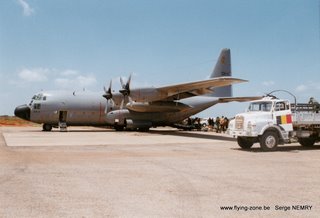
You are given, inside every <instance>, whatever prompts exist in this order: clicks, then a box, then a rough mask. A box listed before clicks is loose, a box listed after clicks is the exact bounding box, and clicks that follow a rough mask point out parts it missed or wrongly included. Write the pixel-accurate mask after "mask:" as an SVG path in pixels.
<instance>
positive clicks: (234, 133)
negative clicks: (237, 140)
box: [227, 129, 258, 137]
mask: <svg viewBox="0 0 320 218" xmlns="http://www.w3.org/2000/svg"><path fill="white" fill-rule="evenodd" d="M227 134H228V135H231V136H233V137H238V136H243V137H257V136H258V133H257V132H253V131H245V130H234V129H228V130H227Z"/></svg>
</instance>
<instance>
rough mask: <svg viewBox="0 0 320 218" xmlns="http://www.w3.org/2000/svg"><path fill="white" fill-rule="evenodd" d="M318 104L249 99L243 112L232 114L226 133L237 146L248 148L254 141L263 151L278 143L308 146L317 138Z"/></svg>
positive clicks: (319, 131) (319, 126)
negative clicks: (233, 116) (235, 140)
mask: <svg viewBox="0 0 320 218" xmlns="http://www.w3.org/2000/svg"><path fill="white" fill-rule="evenodd" d="M319 111H320V106H319V104H318V103H312V104H290V102H289V101H288V100H283V99H277V98H275V97H264V98H263V99H261V100H257V101H252V102H250V105H249V108H248V109H247V111H246V112H245V113H240V114H237V115H236V116H235V118H234V119H232V120H231V121H230V123H229V127H228V130H227V133H228V134H229V135H232V136H233V137H237V142H238V144H239V146H240V147H241V148H243V149H250V148H251V147H252V145H253V144H254V143H256V142H259V143H260V147H261V148H262V150H263V151H273V150H276V149H277V146H278V144H285V143H291V142H296V141H298V142H299V143H300V144H301V145H302V146H305V147H311V146H313V145H314V144H315V142H318V141H320V113H319Z"/></svg>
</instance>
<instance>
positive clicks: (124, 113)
mask: <svg viewBox="0 0 320 218" xmlns="http://www.w3.org/2000/svg"><path fill="white" fill-rule="evenodd" d="M129 115H130V112H129V110H127V109H122V110H114V111H111V112H109V113H107V117H106V121H107V123H108V124H109V125H120V126H124V125H125V120H126V119H127V118H128V117H129Z"/></svg>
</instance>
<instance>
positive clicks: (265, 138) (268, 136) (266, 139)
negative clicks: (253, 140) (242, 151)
mask: <svg viewBox="0 0 320 218" xmlns="http://www.w3.org/2000/svg"><path fill="white" fill-rule="evenodd" d="M278 143H279V137H278V134H277V133H276V132H274V131H266V132H265V133H264V134H263V135H262V136H261V138H260V147H261V148H262V150H263V151H274V150H276V149H277V147H278Z"/></svg>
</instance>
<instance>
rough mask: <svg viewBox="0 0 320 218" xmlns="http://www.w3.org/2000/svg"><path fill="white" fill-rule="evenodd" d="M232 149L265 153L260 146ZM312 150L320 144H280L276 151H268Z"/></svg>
mask: <svg viewBox="0 0 320 218" xmlns="http://www.w3.org/2000/svg"><path fill="white" fill-rule="evenodd" d="M232 150H237V151H243V152H255V153H260V152H261V153H262V152H263V153H265V152H266V151H263V150H262V149H261V148H260V147H254V148H251V149H242V148H232ZM310 150H320V145H314V146H313V147H303V146H300V145H286V146H281V145H280V146H279V147H278V148H277V150H275V151H267V153H268V152H300V151H310Z"/></svg>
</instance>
